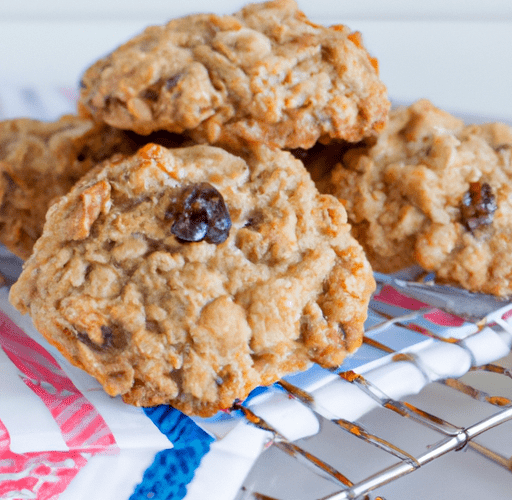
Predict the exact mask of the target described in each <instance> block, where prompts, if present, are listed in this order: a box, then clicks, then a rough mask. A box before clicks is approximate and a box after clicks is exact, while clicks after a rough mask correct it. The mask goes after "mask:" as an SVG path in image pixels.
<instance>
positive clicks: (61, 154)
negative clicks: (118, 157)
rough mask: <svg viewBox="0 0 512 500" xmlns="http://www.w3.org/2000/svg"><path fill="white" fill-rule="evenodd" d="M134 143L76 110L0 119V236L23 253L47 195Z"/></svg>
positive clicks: (35, 234)
mask: <svg viewBox="0 0 512 500" xmlns="http://www.w3.org/2000/svg"><path fill="white" fill-rule="evenodd" d="M135 148H136V146H135V144H134V143H133V142H132V141H131V140H130V139H128V138H127V136H126V134H124V133H123V132H120V131H117V130H114V129H112V128H111V127H109V126H106V125H97V124H95V123H94V122H93V121H91V120H88V119H83V118H78V117H76V116H64V117H62V118H61V119H59V120H58V121H56V122H52V123H49V122H41V121H37V120H31V119H27V118H21V119H14V120H6V121H3V122H0V207H1V208H0V242H1V243H3V244H4V245H5V246H6V247H7V248H8V249H9V250H10V251H11V252H13V253H14V254H16V255H17V256H18V257H21V258H22V259H26V258H28V257H29V255H30V254H31V252H32V247H33V246H34V243H35V241H36V240H37V238H39V236H40V235H41V233H42V230H43V224H44V220H45V215H46V211H47V209H48V207H49V205H50V204H51V202H52V200H54V199H56V198H57V197H60V196H62V195H63V194H65V193H66V192H67V191H69V189H70V188H71V186H73V184H74V183H75V182H76V181H77V180H78V179H79V178H80V177H81V176H82V175H83V174H84V173H85V172H87V171H88V170H90V169H91V168H92V167H93V166H94V165H95V164H96V163H97V162H99V161H102V160H104V159H106V158H108V157H110V156H112V155H113V154H115V153H128V152H134V151H135Z"/></svg>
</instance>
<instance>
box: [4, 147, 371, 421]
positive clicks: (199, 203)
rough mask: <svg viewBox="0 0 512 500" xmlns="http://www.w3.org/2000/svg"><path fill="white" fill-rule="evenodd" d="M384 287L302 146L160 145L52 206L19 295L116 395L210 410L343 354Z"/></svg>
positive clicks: (39, 322)
mask: <svg viewBox="0 0 512 500" xmlns="http://www.w3.org/2000/svg"><path fill="white" fill-rule="evenodd" d="M374 286H375V283H374V280H373V275H372V272H371V269H370V267H369V264H368V262H367V260H366V258H365V256H364V253H363V251H362V248H361V247H360V245H359V244H358V243H357V242H356V241H355V240H354V239H353V238H352V236H351V235H350V227H349V226H348V224H347V223H346V213H345V210H344V208H343V206H342V204H341V203H340V202H339V201H338V200H336V198H334V197H333V196H330V195H321V194H320V193H319V192H318V190H317V189H316V188H315V186H314V184H313V182H312V181H311V178H310V176H309V175H308V174H307V172H306V170H305V169H304V166H303V165H302V163H301V162H299V161H298V160H296V159H295V158H293V156H292V155H291V154H290V153H287V152H283V151H272V150H270V149H268V148H267V147H265V146H263V145H260V146H258V147H257V148H255V149H254V150H253V151H251V152H250V153H247V154H245V155H243V156H242V155H240V156H235V155H233V154H231V153H229V152H227V151H225V150H223V149H220V148H217V147H213V146H209V145H196V146H192V147H184V148H177V149H167V148H164V147H162V146H157V145H154V144H149V145H146V146H145V147H144V148H142V149H140V150H139V151H138V152H137V153H136V154H135V155H133V156H131V157H129V158H126V159H124V160H122V161H112V162H107V163H106V164H104V165H102V166H99V167H97V168H96V169H94V170H92V171H91V172H89V173H88V174H86V176H85V177H84V178H83V179H82V180H80V181H79V182H78V184H76V185H75V187H74V188H73V189H72V190H71V191H70V193H69V194H68V195H66V196H64V197H63V198H62V199H61V200H60V201H59V202H58V203H56V204H54V205H52V207H51V208H50V210H49V212H48V216H47V223H46V225H45V228H44V232H43V235H42V237H41V238H40V239H39V240H38V241H37V243H36V245H35V247H34V252H33V254H32V256H31V258H30V259H29V260H28V261H27V262H26V264H25V267H24V271H23V273H22V274H21V277H20V278H19V280H18V282H17V283H16V284H15V285H14V286H13V287H12V289H11V295H10V299H11V301H12V303H13V304H14V305H15V306H16V307H17V308H18V309H19V310H20V311H22V312H23V313H26V312H29V313H30V314H31V316H32V318H33V320H34V323H35V326H36V327H37V328H38V329H39V331H40V332H41V333H42V334H43V335H44V336H45V337H46V338H47V339H48V340H49V341H50V342H51V343H52V344H54V345H55V346H57V347H58V349H59V350H61V352H62V353H63V354H64V355H65V356H66V357H67V358H68V359H69V360H70V361H71V362H72V363H74V364H75V365H77V366H79V367H81V368H83V369H84V370H86V371H87V372H89V373H90V374H91V375H93V376H94V377H96V378H97V379H98V380H99V381H100V383H101V384H102V385H103V386H104V388H105V390H106V392H107V393H108V394H110V395H112V396H115V395H119V394H120V395H122V398H123V399H124V400H125V401H126V402H128V403H131V404H134V405H144V406H146V405H158V404H161V403H166V404H167V403H168V404H171V405H173V406H175V407H176V408H178V409H180V410H182V411H184V412H185V413H187V414H196V415H202V416H207V415H211V414H213V413H214V412H216V411H217V410H219V409H222V408H227V407H230V406H231V405H232V403H233V401H234V400H235V399H236V398H240V399H243V398H245V397H246V396H247V394H248V393H249V392H250V391H251V390H252V389H254V388H255V387H256V386H258V385H262V384H263V385H266V384H270V383H272V382H274V381H275V380H277V379H279V378H280V377H282V376H283V375H285V374H287V373H289V372H293V371H296V370H300V369H304V368H306V367H307V366H308V365H309V364H310V363H311V362H318V363H319V364H321V365H323V366H337V365H339V364H340V363H341V362H342V361H343V358H344V357H345V356H346V354H347V353H349V352H352V351H354V350H355V349H356V348H357V347H358V346H359V345H360V343H361V340H362V333H363V322H364V320H365V318H366V312H367V305H368V301H369V297H370V294H371V292H372V291H373V289H374Z"/></svg>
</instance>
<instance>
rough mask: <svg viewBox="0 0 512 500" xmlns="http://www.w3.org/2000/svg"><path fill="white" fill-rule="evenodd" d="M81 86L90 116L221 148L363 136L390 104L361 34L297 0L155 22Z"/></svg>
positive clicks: (89, 72) (83, 105) (382, 117)
mask: <svg viewBox="0 0 512 500" xmlns="http://www.w3.org/2000/svg"><path fill="white" fill-rule="evenodd" d="M81 84H82V89H81V95H80V100H79V110H80V113H81V114H83V115H84V116H92V117H94V119H95V120H98V121H104V122H106V123H108V124H110V125H112V126H114V127H117V128H121V129H129V130H133V131H135V132H137V133H139V134H148V133H150V132H152V131H154V130H168V131H170V132H176V133H183V132H188V133H189V134H190V135H191V136H192V137H193V138H194V140H196V141H197V142H202V143H209V144H217V145H220V144H224V145H226V144H228V145H230V146H233V143H234V142H236V141H239V140H240V139H241V140H242V142H245V141H249V142H251V143H253V142H261V143H266V144H269V145H274V146H277V147H281V148H298V147H302V148H309V147H311V146H313V145H314V144H315V143H316V142H317V140H322V141H323V142H326V141H329V140H331V139H333V138H338V139H344V140H348V141H352V142H354V141H358V140H360V139H361V138H362V137H364V136H367V135H371V134H373V133H375V131H379V130H381V129H382V127H383V126H384V124H385V120H386V118H387V111H388V109H389V102H388V99H387V94H386V88H385V86H384V85H383V83H382V82H381V81H380V79H379V77H378V71H377V62H376V60H375V59H373V58H371V57H370V56H369V55H368V53H367V51H366V50H365V48H364V47H363V45H362V42H361V37H360V35H359V33H353V32H351V31H350V30H349V29H348V28H347V27H345V26H333V27H330V28H326V27H323V26H319V25H315V24H313V23H311V22H310V21H309V20H308V19H307V18H306V16H305V15H304V14H303V13H302V12H301V11H299V10H298V9H297V5H296V3H295V2H294V1H293V0H276V1H272V2H266V3H258V4H251V5H248V6H246V7H245V8H243V9H242V10H240V11H239V12H238V13H236V14H234V15H233V16H216V15H213V14H212V15H210V14H197V15H191V16H188V17H184V18H180V19H175V20H172V21H170V22H169V23H168V24H166V25H164V26H152V27H150V28H148V29H146V30H145V31H144V32H143V33H142V34H140V35H138V36H136V37H135V38H133V39H132V40H130V41H128V42H127V43H126V44H124V45H122V46H121V47H119V48H118V49H117V50H115V51H114V52H112V53H111V54H110V55H108V56H107V57H105V58H103V59H101V60H99V61H98V62H96V63H95V64H94V65H93V66H91V67H90V68H89V69H88V70H87V71H86V72H85V74H84V75H83V78H82V82H81Z"/></svg>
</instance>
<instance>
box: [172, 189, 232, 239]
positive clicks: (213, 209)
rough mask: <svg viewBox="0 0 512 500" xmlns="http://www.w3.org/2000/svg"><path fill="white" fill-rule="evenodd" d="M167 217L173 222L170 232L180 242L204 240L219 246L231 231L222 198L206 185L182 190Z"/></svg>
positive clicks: (229, 220)
mask: <svg viewBox="0 0 512 500" xmlns="http://www.w3.org/2000/svg"><path fill="white" fill-rule="evenodd" d="M166 217H167V218H172V219H174V222H173V224H172V226H171V233H172V234H174V235H175V236H176V237H177V238H178V239H179V240H182V241H189V242H193V241H202V240H206V241H207V242H208V243H215V244H216V245H218V244H219V243H222V242H223V241H225V240H226V239H227V237H228V236H229V230H230V229H231V219H230V217H229V212H228V209H227V207H226V204H225V203H224V198H223V197H222V195H221V194H220V193H219V192H218V191H217V190H216V189H215V188H214V187H213V186H212V185H211V184H208V183H207V182H201V183H199V184H194V185H192V186H188V187H187V188H185V189H184V190H183V192H182V193H181V197H180V200H179V201H178V203H177V204H175V205H173V206H171V207H169V209H168V211H167V213H166Z"/></svg>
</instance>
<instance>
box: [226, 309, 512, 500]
mask: <svg viewBox="0 0 512 500" xmlns="http://www.w3.org/2000/svg"><path fill="white" fill-rule="evenodd" d="M409 319H410V315H408V316H402V317H389V318H387V320H386V322H385V324H381V325H378V327H379V328H385V327H386V326H388V325H391V324H401V326H405V327H406V328H411V327H410V326H408V324H407V320H409ZM490 323H491V322H490V321H488V320H486V319H484V320H483V321H482V322H481V323H480V324H479V326H480V329H479V331H480V330H481V329H482V328H483V327H484V326H488V325H489V324H490ZM503 327H505V328H510V327H509V326H507V325H504V324H502V325H501V326H500V325H496V324H493V328H494V329H499V328H503ZM415 331H416V330H415ZM477 333H478V332H477ZM426 334H427V335H429V336H434V337H435V335H433V334H432V333H431V332H426ZM436 340H437V341H439V342H448V343H456V344H459V345H461V346H462V347H464V344H463V341H461V340H459V339H454V338H441V337H437V338H436ZM364 342H365V343H366V344H368V345H370V346H371V347H373V348H376V349H379V350H380V351H382V352H384V353H386V354H387V355H389V356H391V361H392V362H398V361H406V362H409V363H413V364H414V365H415V366H416V367H417V368H418V369H419V370H423V369H424V367H423V366H422V363H421V360H419V358H418V357H417V356H416V355H415V354H413V353H396V352H394V351H393V349H391V348H390V347H389V346H387V345H384V344H382V343H380V342H378V341H376V340H375V339H372V338H370V337H368V336H366V337H365V338H364ZM511 368H512V367H507V366H502V365H501V364H494V363H491V364H485V365H483V366H473V368H471V370H470V371H471V372H473V373H480V374H482V373H486V374H493V377H499V379H500V384H498V385H500V386H502V387H503V383H504V384H505V387H506V386H507V385H510V388H508V387H507V390H508V389H510V390H511V391H512V381H511V380H510V379H511V378H512V370H511ZM338 375H339V377H341V378H342V379H343V380H344V381H347V382H349V383H351V384H353V385H354V386H357V388H358V389H359V390H361V391H364V393H366V394H367V395H368V396H370V397H371V398H372V399H373V400H374V401H376V402H377V403H378V406H379V407H380V409H381V410H382V411H383V415H384V416H383V418H386V415H389V414H394V415H395V416H396V415H398V416H399V417H400V419H402V420H404V419H407V420H408V421H413V422H414V423H415V424H416V425H419V426H420V428H422V429H428V430H429V431H434V439H433V440H432V441H431V442H428V443H427V444H426V445H425V446H424V448H423V450H420V451H419V452H415V453H411V452H409V451H407V450H406V449H404V448H403V447H402V446H400V445H398V444H396V443H393V442H392V441H391V440H390V439H387V438H385V437H382V436H379V432H378V431H375V430H373V429H369V428H367V427H365V426H364V425H362V424H361V423H360V422H356V421H348V420H344V419H340V418H336V417H334V416H333V417H332V418H327V420H329V421H330V423H331V424H334V425H335V426H336V427H337V429H340V430H341V431H342V432H344V433H348V434H349V435H350V436H352V437H355V438H357V439H359V440H361V441H362V442H364V443H365V445H371V446H373V447H376V448H378V449H379V450H382V451H383V452H384V453H385V454H387V455H389V456H390V457H392V463H390V464H386V465H384V466H382V467H379V468H377V469H376V470H375V471H374V472H370V473H369V474H367V475H366V476H365V477H363V478H358V479H357V480H351V479H349V474H347V473H345V472H344V471H343V472H342V471H340V470H338V468H337V467H334V466H333V465H330V464H329V463H328V461H327V460H325V459H323V458H322V457H320V456H317V455H316V454H314V453H312V452H311V451H308V449H307V448H306V447H303V446H301V444H299V443H296V442H290V441H288V440H287V439H286V438H285V437H284V436H283V435H282V434H281V433H280V432H279V431H277V430H276V429H275V428H273V427H272V426H271V425H270V424H268V423H267V422H265V421H264V420H263V419H262V418H260V417H259V416H258V415H257V414H255V413H254V412H253V411H252V410H251V409H249V408H248V407H247V406H245V405H244V404H243V403H238V404H237V405H235V407H234V410H236V411H239V412H242V413H243V415H244V416H245V418H246V419H247V420H248V421H249V422H251V424H253V425H255V426H257V427H259V428H261V429H264V430H267V431H269V432H270V433H271V435H272V439H271V442H270V444H271V445H272V446H273V447H275V448H278V449H279V450H281V451H283V452H285V453H286V454H287V455H288V456H290V457H293V459H294V460H295V461H296V462H299V463H301V464H305V465H306V466H307V467H308V469H310V470H314V471H315V473H316V474H317V475H318V476H321V477H324V478H328V480H329V481H330V482H332V483H333V484H335V487H334V491H332V492H331V493H329V494H327V495H323V496H322V497H312V498H311V500H349V499H353V500H356V499H360V500H361V499H364V500H370V498H374V499H375V500H377V499H383V497H380V496H376V497H370V495H373V494H377V495H378V490H379V489H380V488H382V487H383V486H384V485H388V484H389V483H392V482H397V481H398V480H400V479H401V478H403V477H405V476H408V475H410V474H412V473H413V472H415V471H418V470H419V469H421V468H422V467H423V466H424V465H426V464H429V463H431V462H433V461H436V460H437V459H439V458H440V457H442V456H445V455H448V454H450V453H452V452H457V451H460V450H471V451H473V452H476V453H478V454H479V455H481V456H482V457H485V458H486V459H488V460H490V461H492V462H493V463H494V464H495V466H496V467H501V468H504V469H506V470H508V471H510V472H512V456H509V455H508V453H506V452H504V453H502V452H500V451H496V450H494V449H491V448H490V447H488V446H486V445H484V444H482V443H479V442H478V441H477V440H476V438H477V437H478V436H481V435H482V434H484V433H486V432H488V431H489V430H491V429H494V428H496V427H499V426H502V425H503V424H504V423H506V422H508V421H510V420H512V400H511V398H510V396H505V395H500V394H498V395H495V394H490V393H488V392H487V391H485V390H483V389H480V388H477V387H474V386H473V385H470V384H469V383H468V382H467V381H465V380H464V377H462V378H459V379H454V378H447V379H443V380H439V381H437V382H434V384H441V385H442V386H444V387H445V388H447V390H449V391H454V392H455V393H457V394H460V395H463V396H464V397H466V398H470V399H471V400H472V401H474V402H478V403H474V404H483V405H485V406H486V407H487V409H488V411H487V413H488V414H486V415H485V416H484V417H479V416H478V412H476V413H475V415H470V416H472V418H473V420H472V421H471V423H470V424H466V425H461V424H454V423H451V422H450V421H448V420H447V419H445V418H443V417H441V416H439V415H436V414H433V413H431V412H429V411H427V410H425V409H422V408H420V407H418V406H416V405H414V404H412V403H410V402H408V401H406V400H405V399H404V400H394V399H393V398H390V397H389V396H388V395H387V394H385V393H384V392H383V391H381V389H379V387H378V386H376V385H375V384H374V383H372V382H370V381H369V380H367V379H366V378H365V377H363V376H362V375H361V374H358V373H356V372H354V371H344V372H340V373H339V374H338ZM496 385H497V384H496V383H495V382H493V383H492V384H491V389H490V390H493V388H494V387H495V386H496ZM278 386H279V387H280V389H282V390H283V391H285V392H286V393H287V394H288V395H289V397H291V398H295V399H296V400H298V401H300V402H301V403H302V404H303V405H306V406H307V407H308V408H310V409H311V410H312V411H313V412H315V414H316V415H317V416H318V417H319V418H321V419H322V420H324V421H325V420H326V411H325V409H323V408H321V407H320V406H319V403H318V402H317V401H316V400H315V397H314V396H313V395H312V394H310V393H308V392H306V391H304V390H302V389H300V388H298V387H296V386H294V385H292V384H290V383H289V382H286V381H284V380H281V381H280V382H279V383H278ZM505 392H507V391H505ZM449 397H450V396H449ZM470 413H472V412H470ZM268 474H269V480H270V478H271V477H272V471H268ZM511 478H512V476H511ZM511 484H512V483H511ZM257 488H258V486H257V485H256V486H254V485H252V486H250V487H248V486H245V487H244V488H242V490H241V491H240V494H239V496H238V499H239V500H242V499H243V500H245V499H257V500H275V497H273V496H269V495H267V494H263V493H261V492H258V491H257ZM280 500H281V499H280Z"/></svg>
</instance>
